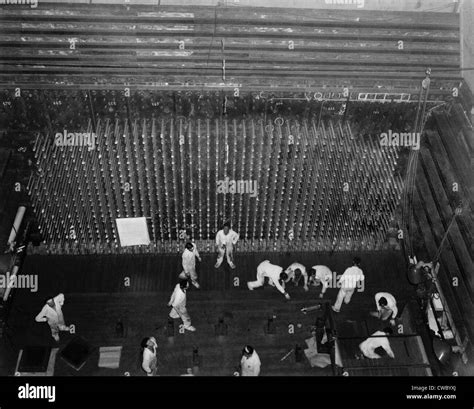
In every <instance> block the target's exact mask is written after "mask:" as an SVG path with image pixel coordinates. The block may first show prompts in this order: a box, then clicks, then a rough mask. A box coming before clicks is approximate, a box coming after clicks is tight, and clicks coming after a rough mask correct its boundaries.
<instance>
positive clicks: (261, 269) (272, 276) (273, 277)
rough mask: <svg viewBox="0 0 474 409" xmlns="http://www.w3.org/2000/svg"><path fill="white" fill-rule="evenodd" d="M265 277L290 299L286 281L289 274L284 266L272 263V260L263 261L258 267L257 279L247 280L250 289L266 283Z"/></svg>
mask: <svg viewBox="0 0 474 409" xmlns="http://www.w3.org/2000/svg"><path fill="white" fill-rule="evenodd" d="M265 277H267V278H268V280H269V282H271V283H272V285H273V286H275V287H276V288H277V290H278V291H280V292H281V293H282V294H283V295H284V296H285V298H286V299H287V300H289V299H290V295H289V294H288V293H287V292H286V291H285V288H284V286H285V281H286V280H287V279H288V275H287V274H286V273H285V272H283V268H282V267H280V266H277V265H275V264H271V263H270V261H268V260H265V261H262V262H261V263H260V264H259V265H258V267H257V279H256V280H255V281H249V282H247V287H248V289H249V290H254V289H255V288H258V287H262V286H263V285H264V283H265Z"/></svg>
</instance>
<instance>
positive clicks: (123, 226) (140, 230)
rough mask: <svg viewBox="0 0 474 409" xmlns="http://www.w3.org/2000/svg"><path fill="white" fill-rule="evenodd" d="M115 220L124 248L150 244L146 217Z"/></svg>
mask: <svg viewBox="0 0 474 409" xmlns="http://www.w3.org/2000/svg"><path fill="white" fill-rule="evenodd" d="M115 220H116V222H117V230H118V234H119V238H120V245H121V246H122V247H125V246H143V245H145V246H146V245H149V244H150V235H149V234H148V226H147V224H146V217H127V218H122V219H115Z"/></svg>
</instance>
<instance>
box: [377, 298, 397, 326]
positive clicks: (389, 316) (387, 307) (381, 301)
mask: <svg viewBox="0 0 474 409" xmlns="http://www.w3.org/2000/svg"><path fill="white" fill-rule="evenodd" d="M375 305H376V306H377V311H374V312H371V313H370V315H372V316H373V317H376V318H379V319H380V320H382V321H387V320H390V323H391V324H392V325H395V318H396V317H397V315H398V308H397V300H396V299H395V297H394V296H393V295H392V294H390V293H377V294H375Z"/></svg>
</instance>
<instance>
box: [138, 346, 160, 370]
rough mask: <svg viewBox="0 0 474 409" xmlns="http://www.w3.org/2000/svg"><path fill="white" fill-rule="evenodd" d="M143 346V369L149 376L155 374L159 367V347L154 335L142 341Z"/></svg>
mask: <svg viewBox="0 0 474 409" xmlns="http://www.w3.org/2000/svg"><path fill="white" fill-rule="evenodd" d="M142 348H143V359H142V369H143V370H144V371H145V372H146V374H147V376H155V375H156V368H157V359H156V349H157V348H158V344H157V343H156V339H155V338H154V337H150V338H145V339H144V340H143V342H142Z"/></svg>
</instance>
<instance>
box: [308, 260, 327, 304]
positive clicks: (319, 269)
mask: <svg viewBox="0 0 474 409" xmlns="http://www.w3.org/2000/svg"><path fill="white" fill-rule="evenodd" d="M331 280H332V271H331V269H330V268H329V267H326V266H322V265H316V266H313V267H311V270H310V271H309V282H310V283H311V284H312V285H314V286H318V285H321V286H322V288H321V292H320V293H319V298H323V297H324V294H325V293H326V290H327V289H328V287H329V285H330V283H331Z"/></svg>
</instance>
